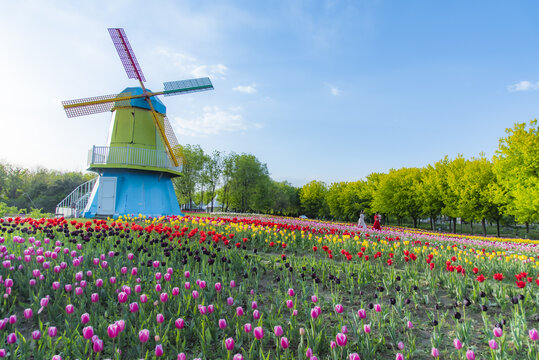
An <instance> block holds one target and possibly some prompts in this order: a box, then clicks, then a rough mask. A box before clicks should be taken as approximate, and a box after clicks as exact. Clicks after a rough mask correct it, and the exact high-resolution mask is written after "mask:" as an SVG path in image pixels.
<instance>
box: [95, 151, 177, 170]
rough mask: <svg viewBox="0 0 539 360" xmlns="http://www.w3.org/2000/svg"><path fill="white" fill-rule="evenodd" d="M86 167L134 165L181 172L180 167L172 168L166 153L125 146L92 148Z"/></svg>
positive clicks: (172, 165)
mask: <svg viewBox="0 0 539 360" xmlns="http://www.w3.org/2000/svg"><path fill="white" fill-rule="evenodd" d="M88 165H134V166H149V167H157V168H165V169H170V170H173V171H182V165H181V164H180V165H179V166H174V164H173V163H172V161H171V160H170V158H169V156H168V154H167V152H166V151H160V150H152V149H140V148H133V147H127V146H126V147H110V146H94V147H92V148H91V149H90V150H89V151H88Z"/></svg>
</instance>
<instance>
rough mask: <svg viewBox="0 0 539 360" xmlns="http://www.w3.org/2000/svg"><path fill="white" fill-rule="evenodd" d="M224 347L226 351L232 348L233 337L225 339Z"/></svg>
mask: <svg viewBox="0 0 539 360" xmlns="http://www.w3.org/2000/svg"><path fill="white" fill-rule="evenodd" d="M225 347H226V349H227V350H228V351H231V350H234V339H232V338H228V339H226V340H225Z"/></svg>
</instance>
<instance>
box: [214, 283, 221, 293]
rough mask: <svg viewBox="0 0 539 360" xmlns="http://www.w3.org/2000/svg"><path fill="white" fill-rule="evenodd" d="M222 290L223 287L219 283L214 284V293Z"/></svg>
mask: <svg viewBox="0 0 539 360" xmlns="http://www.w3.org/2000/svg"><path fill="white" fill-rule="evenodd" d="M222 289H223V285H221V283H220V282H218V283H215V291H217V292H220V291H221V290H222Z"/></svg>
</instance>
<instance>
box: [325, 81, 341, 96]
mask: <svg viewBox="0 0 539 360" xmlns="http://www.w3.org/2000/svg"><path fill="white" fill-rule="evenodd" d="M325 85H326V86H327V87H328V88H329V91H330V92H331V95H333V96H339V95H340V94H341V90H340V89H339V88H338V87H336V86H335V85H331V84H328V83H326V84H325Z"/></svg>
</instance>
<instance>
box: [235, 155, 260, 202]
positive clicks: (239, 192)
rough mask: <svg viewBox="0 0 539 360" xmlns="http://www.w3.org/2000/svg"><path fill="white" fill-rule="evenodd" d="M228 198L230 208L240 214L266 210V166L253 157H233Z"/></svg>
mask: <svg viewBox="0 0 539 360" xmlns="http://www.w3.org/2000/svg"><path fill="white" fill-rule="evenodd" d="M229 184H230V189H229V198H230V204H231V206H232V208H234V209H236V210H239V211H241V212H246V211H248V210H255V211H257V210H263V209H265V208H267V207H268V206H267V201H268V199H267V198H266V197H267V196H266V195H267V191H268V189H267V187H268V184H269V174H268V168H267V166H266V164H262V163H261V162H260V161H259V160H258V159H257V158H256V157H255V156H254V155H250V154H241V155H237V156H235V157H234V164H233V168H232V173H231V179H230V182H229Z"/></svg>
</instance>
